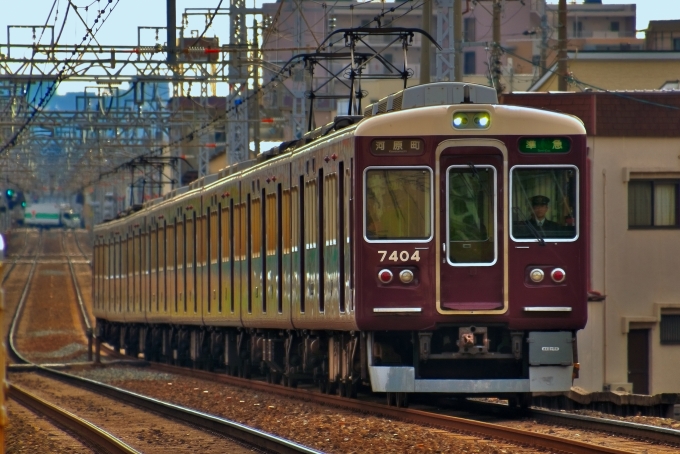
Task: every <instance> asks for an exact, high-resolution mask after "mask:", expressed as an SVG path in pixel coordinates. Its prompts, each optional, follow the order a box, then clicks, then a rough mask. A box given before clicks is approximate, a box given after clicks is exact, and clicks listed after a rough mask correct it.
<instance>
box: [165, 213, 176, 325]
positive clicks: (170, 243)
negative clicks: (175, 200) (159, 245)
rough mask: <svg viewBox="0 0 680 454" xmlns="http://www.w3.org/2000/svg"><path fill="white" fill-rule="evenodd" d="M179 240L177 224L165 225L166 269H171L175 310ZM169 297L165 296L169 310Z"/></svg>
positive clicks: (166, 308) (166, 307)
mask: <svg viewBox="0 0 680 454" xmlns="http://www.w3.org/2000/svg"><path fill="white" fill-rule="evenodd" d="M176 244H177V240H176V238H175V224H174V223H173V224H170V225H166V226H165V254H166V260H165V269H166V270H167V271H170V277H171V280H172V287H171V289H168V291H169V290H172V298H173V300H174V302H175V312H176V311H177V277H176V274H175V272H176V270H177V248H176ZM168 299H169V298H168V297H167V296H166V298H165V310H166V311H167V310H168Z"/></svg>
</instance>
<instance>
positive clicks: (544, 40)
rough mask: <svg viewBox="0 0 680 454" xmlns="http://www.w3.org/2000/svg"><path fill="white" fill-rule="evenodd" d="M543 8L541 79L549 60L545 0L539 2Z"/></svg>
mask: <svg viewBox="0 0 680 454" xmlns="http://www.w3.org/2000/svg"><path fill="white" fill-rule="evenodd" d="M539 7H540V8H541V54H540V55H541V71H540V75H541V77H542V76H543V75H544V74H545V71H546V67H545V65H546V64H547V63H546V60H547V59H548V32H549V29H548V15H547V14H546V11H545V10H546V7H545V0H543V1H541V2H539Z"/></svg>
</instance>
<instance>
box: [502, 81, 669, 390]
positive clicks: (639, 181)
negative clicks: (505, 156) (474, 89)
mask: <svg viewBox="0 0 680 454" xmlns="http://www.w3.org/2000/svg"><path fill="white" fill-rule="evenodd" d="M502 102H503V103H506V104H517V105H524V106H529V107H537V108H543V109H549V110H554V111H560V112H564V113H569V114H573V115H576V116H578V117H579V118H581V119H582V120H583V122H584V124H585V127H586V131H587V136H588V138H587V141H588V147H589V150H588V153H589V158H590V162H591V166H590V171H589V172H588V173H589V175H584V176H583V177H586V178H588V179H589V181H590V188H591V206H590V214H591V226H590V228H591V234H592V241H591V254H590V267H591V282H590V288H591V292H592V293H591V298H590V300H591V301H590V302H589V320H588V324H587V326H586V328H585V329H584V330H583V331H581V332H580V333H579V335H578V353H579V361H580V363H581V374H580V378H579V379H577V380H576V382H575V385H577V386H580V387H582V388H584V389H586V390H588V391H602V390H612V391H628V392H634V393H638V394H659V393H677V392H680V381H678V378H677V364H680V279H678V276H677V270H678V268H679V267H680V152H679V151H678V150H680V128H678V127H677V125H678V124H680V92H677V91H671V92H662V91H653V92H624V91H619V92H611V93H602V92H589V93H523V94H508V95H504V96H503V101H502Z"/></svg>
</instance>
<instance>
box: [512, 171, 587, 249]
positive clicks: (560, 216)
mask: <svg viewBox="0 0 680 454" xmlns="http://www.w3.org/2000/svg"><path fill="white" fill-rule="evenodd" d="M510 191H511V194H512V199H511V205H512V206H511V213H512V223H511V224H512V225H511V231H510V236H511V237H512V239H513V240H515V241H520V242H522V241H523V242H535V241H542V240H544V239H545V240H550V241H554V242H560V241H574V240H576V239H577V238H578V169H577V168H576V167H574V166H531V167H529V166H516V167H513V168H512V170H511V171H510Z"/></svg>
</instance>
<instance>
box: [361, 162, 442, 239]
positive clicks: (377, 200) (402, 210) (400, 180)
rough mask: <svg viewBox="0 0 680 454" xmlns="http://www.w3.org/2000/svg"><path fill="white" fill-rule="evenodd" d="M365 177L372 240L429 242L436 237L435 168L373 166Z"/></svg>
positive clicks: (367, 233)
mask: <svg viewBox="0 0 680 454" xmlns="http://www.w3.org/2000/svg"><path fill="white" fill-rule="evenodd" d="M364 175H365V178H364V188H365V192H364V206H365V207H366V208H365V216H364V235H365V237H366V239H367V240H368V241H376V242H380V241H412V242H425V241H429V240H430V238H431V237H432V189H431V188H432V170H431V169H430V168H429V167H416V168H412V167H411V168H403V167H369V168H368V169H366V172H365V174H364Z"/></svg>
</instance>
